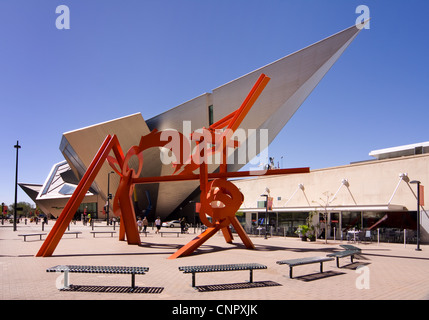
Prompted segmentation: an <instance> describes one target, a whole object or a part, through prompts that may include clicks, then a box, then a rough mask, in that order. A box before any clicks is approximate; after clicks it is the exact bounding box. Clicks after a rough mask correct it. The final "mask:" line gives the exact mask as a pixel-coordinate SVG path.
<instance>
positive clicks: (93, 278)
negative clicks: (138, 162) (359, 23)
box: [0, 222, 429, 301]
mask: <svg viewBox="0 0 429 320" xmlns="http://www.w3.org/2000/svg"><path fill="white" fill-rule="evenodd" d="M51 227H52V222H49V225H47V226H45V232H49V230H50V228H51ZM41 229H42V225H41V224H38V225H35V224H34V223H31V224H28V225H24V224H19V225H18V230H17V231H15V232H14V231H13V229H12V226H11V225H9V224H5V225H4V226H0V270H1V273H0V298H1V299H2V300H23V299H29V300H113V299H117V300H120V299H127V300H134V299H136V300H183V301H184V300H192V301H195V300H223V301H225V300H228V301H229V300H231V301H233V300H235V301H236V300H321V299H323V300H344V299H347V300H373V299H378V300H404V299H407V300H409V299H411V300H427V299H429V277H428V270H429V246H427V245H422V246H421V248H422V251H416V250H415V249H416V245H414V244H407V245H404V244H388V243H380V244H377V243H357V244H356V246H358V247H359V248H361V249H362V253H361V254H360V255H359V256H357V258H356V259H355V260H354V263H351V262H350V259H349V258H344V259H341V260H340V268H337V266H336V262H335V261H329V262H325V263H324V265H323V269H324V273H322V274H321V273H319V265H318V264H310V265H304V266H299V267H295V268H294V270H293V273H294V275H293V276H294V278H293V279H290V278H289V267H288V266H287V265H278V264H276V261H278V260H284V259H296V258H302V257H313V256H322V257H323V256H326V255H327V254H329V253H332V252H335V251H340V250H343V249H342V248H341V247H340V246H339V245H340V244H347V242H346V241H343V242H340V241H333V240H328V243H327V244H325V242H324V240H318V241H317V242H302V241H300V240H299V239H297V238H284V237H271V238H268V239H264V238H263V237H256V236H255V237H251V239H252V241H253V243H254V244H255V246H256V250H247V249H245V248H244V246H243V245H242V243H241V241H240V239H239V238H238V237H237V236H235V238H234V243H233V244H227V243H225V241H224V238H223V236H222V235H221V234H218V235H215V236H213V237H212V238H211V239H209V240H208V241H207V242H206V243H205V244H204V245H203V246H202V247H201V248H200V249H199V250H197V251H196V252H195V253H194V254H192V255H191V256H189V257H182V258H178V259H175V260H168V259H167V258H168V257H169V256H170V255H171V254H173V253H174V252H175V251H176V250H177V249H178V248H179V247H181V246H182V245H184V244H186V243H187V242H189V241H190V240H191V239H193V238H194V237H195V234H194V233H193V229H190V231H191V233H190V234H184V235H183V234H180V236H179V237H177V235H176V234H165V235H164V236H163V237H161V235H160V234H155V233H154V230H152V229H151V228H149V231H150V232H149V234H148V235H147V237H145V236H142V237H141V239H142V246H136V245H127V243H126V242H123V241H118V228H116V231H117V233H116V234H114V236H113V237H111V236H110V234H97V235H96V236H95V237H93V235H92V234H91V233H90V231H92V229H91V227H90V226H83V225H82V224H81V223H79V222H78V223H77V224H76V225H73V224H72V225H71V227H70V231H81V232H82V234H79V236H78V238H76V236H75V235H74V234H66V235H64V236H63V238H62V240H61V241H60V243H59V245H58V247H57V249H56V250H55V252H54V254H53V256H52V257H47V258H41V257H38V258H36V257H35V254H36V253H37V251H38V250H39V248H40V246H41V245H42V241H40V239H39V237H38V236H33V237H28V238H27V239H26V240H27V241H24V239H23V237H21V236H18V235H19V234H24V233H33V232H41ZM112 229H113V228H112V227H107V226H105V225H104V224H101V223H98V224H96V227H95V228H94V230H96V231H102V230H112ZM172 230H175V231H178V230H179V229H177V228H176V229H172ZM45 238H46V236H43V239H45ZM230 263H260V264H264V265H266V266H267V269H263V270H255V271H254V272H253V280H254V282H255V286H254V287H251V288H248V287H246V285H248V283H247V281H248V280H249V272H248V271H233V272H211V273H199V274H197V275H196V284H197V285H198V286H206V285H207V287H208V288H211V287H210V286H208V285H221V286H217V287H214V288H215V289H211V290H208V291H206V292H199V291H197V290H196V289H194V288H192V287H191V278H192V276H191V275H190V274H184V273H182V272H180V271H179V270H178V267H180V266H191V265H204V264H205V265H209V264H230ZM56 265H94V266H144V267H149V272H147V273H146V274H145V275H136V278H135V279H136V285H137V286H138V287H140V288H144V290H142V293H122V292H117V291H116V292H115V291H114V290H113V291H114V292H98V291H99V290H97V289H95V292H91V289H88V290H83V291H60V290H58V289H57V286H58V285H59V283H60V284H61V279H62V277H61V274H60V273H51V272H46V269H47V268H50V267H53V266H56ZM69 278H70V283H71V284H74V285H83V286H87V287H88V288H100V287H102V288H103V287H107V288H117V287H121V286H125V287H127V286H130V283H131V280H130V279H131V276H130V275H125V274H80V273H72V274H70V277H69ZM232 284H235V286H233V285H232Z"/></svg>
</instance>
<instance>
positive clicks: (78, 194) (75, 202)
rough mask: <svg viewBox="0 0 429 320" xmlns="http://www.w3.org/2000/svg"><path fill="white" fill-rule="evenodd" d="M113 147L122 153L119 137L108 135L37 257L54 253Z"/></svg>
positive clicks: (116, 151) (117, 152) (115, 150)
mask: <svg viewBox="0 0 429 320" xmlns="http://www.w3.org/2000/svg"><path fill="white" fill-rule="evenodd" d="M112 148H114V153H115V154H118V155H119V154H121V153H122V150H121V149H120V146H119V142H118V138H117V137H116V136H113V137H112V136H110V135H108V136H107V137H106V139H105V140H104V142H103V144H102V145H101V147H100V149H99V150H98V152H97V154H96V156H95V157H94V159H93V160H92V162H91V164H90V165H89V167H88V170H86V172H85V174H84V176H83V177H82V179H81V180H80V182H79V184H78V186H77V188H76V190H75V191H74V192H73V195H72V196H71V198H70V199H69V201H67V204H66V206H65V207H64V209H63V211H62V212H61V214H60V216H59V217H58V219H57V221H56V222H55V225H54V226H53V227H52V229H51V231H50V232H49V234H48V236H47V237H46V239H45V241H44V242H43V244H42V246H41V247H40V249H39V251H38V252H37V254H36V257H49V256H51V255H52V253H53V252H54V250H55V248H56V247H57V245H58V243H59V242H60V240H61V237H62V236H63V234H64V232H65V231H66V229H67V226H68V225H69V224H70V222H71V220H72V219H73V216H74V214H75V213H76V211H77V209H78V208H79V206H80V204H81V202H82V200H83V198H84V197H85V195H86V193H87V191H88V190H89V188H90V187H91V184H92V182H93V181H94V179H95V177H96V175H97V174H98V172H99V171H100V169H101V167H102V166H103V164H104V161H105V160H106V157H107V156H108V155H109V152H110V151H111V150H112Z"/></svg>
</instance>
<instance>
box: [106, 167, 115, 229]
mask: <svg viewBox="0 0 429 320" xmlns="http://www.w3.org/2000/svg"><path fill="white" fill-rule="evenodd" d="M111 173H115V172H114V171H110V172H109V173H108V174H107V208H106V220H107V225H109V210H110V199H112V195H111V194H110V174H111Z"/></svg>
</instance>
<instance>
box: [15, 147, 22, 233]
mask: <svg viewBox="0 0 429 320" xmlns="http://www.w3.org/2000/svg"><path fill="white" fill-rule="evenodd" d="M13 147H14V148H16V170H15V207H14V208H13V231H16V216H17V214H16V211H17V210H18V208H17V205H18V204H17V202H18V201H17V194H18V150H19V149H20V148H21V146H20V145H19V141H16V145H14V146H13Z"/></svg>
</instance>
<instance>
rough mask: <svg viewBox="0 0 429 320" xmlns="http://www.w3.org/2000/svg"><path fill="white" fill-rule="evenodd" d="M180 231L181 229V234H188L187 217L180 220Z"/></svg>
mask: <svg viewBox="0 0 429 320" xmlns="http://www.w3.org/2000/svg"><path fill="white" fill-rule="evenodd" d="M180 229H181V233H186V219H185V217H182V219H180Z"/></svg>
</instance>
